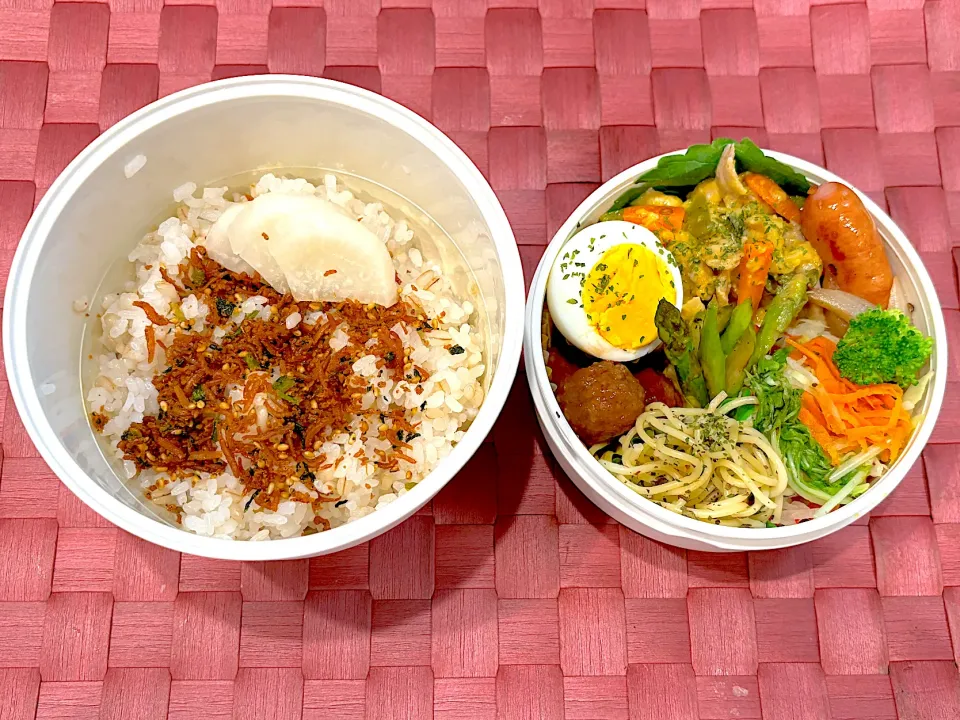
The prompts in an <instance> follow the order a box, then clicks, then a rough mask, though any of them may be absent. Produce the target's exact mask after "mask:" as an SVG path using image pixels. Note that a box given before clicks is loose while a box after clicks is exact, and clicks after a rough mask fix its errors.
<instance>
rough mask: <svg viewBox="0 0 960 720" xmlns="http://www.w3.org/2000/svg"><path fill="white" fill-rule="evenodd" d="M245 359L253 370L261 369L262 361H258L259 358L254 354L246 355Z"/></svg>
mask: <svg viewBox="0 0 960 720" xmlns="http://www.w3.org/2000/svg"><path fill="white" fill-rule="evenodd" d="M243 361H244V362H245V363H246V364H247V367H248V368H250V369H251V370H259V369H260V363H258V362H257V359H256V358H255V357H254V356H253V355H244V356H243Z"/></svg>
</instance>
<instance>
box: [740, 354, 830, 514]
mask: <svg viewBox="0 0 960 720" xmlns="http://www.w3.org/2000/svg"><path fill="white" fill-rule="evenodd" d="M789 354H790V351H789V349H788V348H782V349H780V350H778V351H776V352H775V353H773V355H769V356H766V357H763V358H761V359H760V360H759V361H758V362H757V364H756V365H755V366H754V368H753V370H751V371H749V372H748V373H747V377H746V379H745V380H744V382H743V390H741V392H740V394H741V395H753V396H755V397H756V398H757V404H756V405H753V406H749V405H748V406H745V407H741V408H739V409H738V410H736V411H735V413H734V417H736V418H737V419H738V420H741V421H742V420H746V419H749V418H752V419H753V426H754V427H755V428H756V429H757V430H759V431H760V432H762V433H763V434H764V435H766V436H767V437H769V438H771V439H772V440H773V441H774V442H775V444H776V445H777V446H778V447H779V450H780V455H781V457H782V458H783V463H784V465H785V466H786V467H787V471H788V474H789V476H790V482H791V485H792V486H793V487H794V489H795V490H797V489H798V487H799V488H802V490H803V491H804V492H802V494H804V495H805V496H819V497H817V498H816V499H818V500H820V501H821V502H822V501H824V500H826V499H827V498H828V497H829V496H831V495H834V494H835V493H837V492H838V491H839V490H840V489H841V488H842V487H843V483H841V482H838V483H834V484H831V483H828V482H827V480H826V478H827V476H828V475H829V474H830V472H831V471H832V470H833V466H831V464H830V460H829V459H828V458H827V456H826V453H824V452H823V448H822V447H820V443H818V442H817V441H816V440H815V439H814V437H813V436H812V435H811V434H810V430H809V428H807V426H806V425H804V424H803V423H802V422H800V420H799V419H798V417H797V416H798V415H799V413H800V397H801V395H803V391H801V390H799V389H798V388H795V387H793V386H792V385H791V384H790V382H789V380H787V378H786V376H785V375H784V372H783V371H784V368H785V367H786V364H787V356H788V355H789ZM798 491H799V490H798ZM811 499H813V498H811Z"/></svg>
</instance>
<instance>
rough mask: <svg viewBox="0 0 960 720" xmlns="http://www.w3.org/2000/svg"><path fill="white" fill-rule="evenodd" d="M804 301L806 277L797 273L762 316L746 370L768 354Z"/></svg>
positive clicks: (805, 296)
mask: <svg viewBox="0 0 960 720" xmlns="http://www.w3.org/2000/svg"><path fill="white" fill-rule="evenodd" d="M806 301H807V276H806V275H804V274H803V273H798V274H797V275H794V276H793V277H792V278H790V280H789V281H788V282H787V284H786V285H784V286H783V287H781V288H780V290H779V291H778V292H777V294H776V296H774V298H773V302H771V303H770V306H769V307H768V308H767V314H766V315H764V316H763V324H762V325H761V326H760V332H759V333H757V344H756V347H754V348H753V354H752V355H751V356H750V362H748V363H747V368H746V369H748V370H749V369H750V368H752V367H753V366H754V365H756V364H757V361H758V360H760V358H762V357H763V356H764V355H766V354H767V353H768V352H770V348H772V347H773V344H774V343H775V342H776V341H777V338H779V337H780V336H781V335H782V334H783V331H784V330H786V329H787V327H789V325H790V323H792V322H793V319H794V318H795V317H796V316H797V313H799V312H800V309H801V308H802V307H803V304H804V303H805V302H806Z"/></svg>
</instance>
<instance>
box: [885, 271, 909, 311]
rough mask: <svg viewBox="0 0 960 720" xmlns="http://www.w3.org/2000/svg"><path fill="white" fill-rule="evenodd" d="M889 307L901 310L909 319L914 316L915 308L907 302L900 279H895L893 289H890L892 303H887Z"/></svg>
mask: <svg viewBox="0 0 960 720" xmlns="http://www.w3.org/2000/svg"><path fill="white" fill-rule="evenodd" d="M887 307H889V308H892V309H894V310H899V311H900V312H902V313H903V314H904V315H906V316H907V317H910V316H911V315H912V314H913V306H912V305H911V304H910V303H908V302H907V295H906V293H905V292H904V291H903V285H902V284H901V283H900V278H896V277H895V278H894V279H893V287H891V288H890V301H889V302H888V303H887Z"/></svg>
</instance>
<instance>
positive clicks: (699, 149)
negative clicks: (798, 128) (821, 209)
mask: <svg viewBox="0 0 960 720" xmlns="http://www.w3.org/2000/svg"><path fill="white" fill-rule="evenodd" d="M730 144H733V145H735V149H736V159H737V166H738V170H741V171H742V170H749V171H750V172H755V173H759V174H761V175H766V176H767V177H769V178H770V179H771V180H773V181H774V182H776V183H777V184H778V185H780V187H782V188H783V189H784V190H786V191H787V192H788V193H790V194H794V195H803V196H805V195H806V193H807V191H808V190H809V189H810V183H809V181H808V180H807V179H806V178H805V177H804V176H803V175H801V174H800V173H798V172H797V171H796V170H794V169H793V168H791V167H790V166H788V165H784V164H783V163H782V162H780V161H779V160H775V159H774V158H772V157H768V156H767V155H764V154H763V151H762V150H760V148H758V147H757V146H756V145H755V144H754V143H753V142H752V141H751V140H750V139H748V138H743V139H742V140H740V142H736V143H735V142H734V141H733V140H731V139H730V138H717V139H716V140H714V141H713V142H712V143H710V144H709V145H691V146H690V147H689V148H687V151H686V152H684V153H682V154H681V153H675V154H673V155H665V156H664V157H662V158H660V160H658V161H657V166H656V167H655V168H652V169H650V170H647V172H645V173H644V174H643V175H641V176H640V177H638V178H637V179H636V182H635V183H634V185H633V186H632V187H630V188H628V189H627V190H626V191H624V192H623V193H622V194H621V195H620V197H618V198H617V199H616V200H615V201H614V202H613V205H611V206H610V211H615V210H620V209H622V208H624V207H626V206H627V205H629V204H630V203H632V202H633V201H634V200H636V199H637V198H638V197H640V196H641V195H642V194H643V193H644V192H646V191H647V190H648V189H650V188H653V189H655V190H660V191H662V192H667V193H671V194H676V195H680V196H681V197H682V196H683V195H685V194H686V191H687V190H690V189H692V188H693V187H695V186H696V185H697V184H699V183H701V182H703V181H704V180H706V179H707V178H710V177H713V175H714V174H715V173H716V171H717V164H718V163H719V162H720V155H721V154H723V149H724V148H725V147H726V146H727V145H730Z"/></svg>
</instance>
